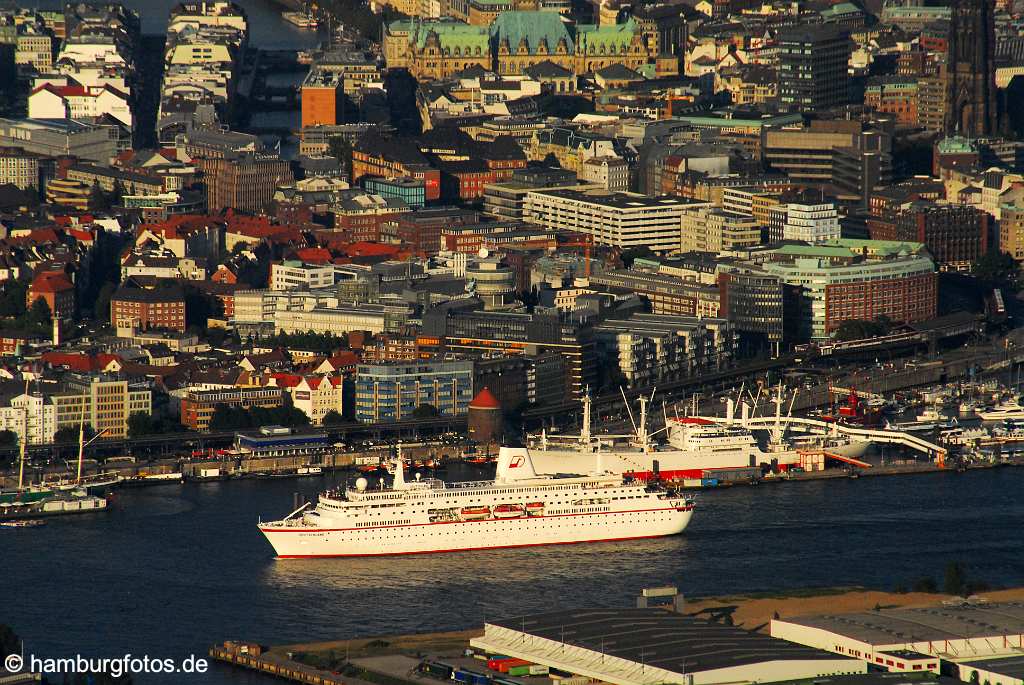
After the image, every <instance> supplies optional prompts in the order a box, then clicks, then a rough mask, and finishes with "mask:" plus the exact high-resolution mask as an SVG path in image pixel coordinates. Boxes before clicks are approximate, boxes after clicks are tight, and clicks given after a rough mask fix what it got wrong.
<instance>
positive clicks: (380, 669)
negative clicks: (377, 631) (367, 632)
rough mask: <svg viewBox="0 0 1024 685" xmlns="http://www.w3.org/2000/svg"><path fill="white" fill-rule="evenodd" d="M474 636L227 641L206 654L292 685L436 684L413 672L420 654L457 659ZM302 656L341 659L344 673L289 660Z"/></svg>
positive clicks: (444, 634)
mask: <svg viewBox="0 0 1024 685" xmlns="http://www.w3.org/2000/svg"><path fill="white" fill-rule="evenodd" d="M478 633H479V631H478V630H466V631H452V632H440V633H423V634H418V635H405V636H400V637H385V638H361V639H353V640H338V641H331V642H316V643H309V644H293V645H275V646H272V647H270V648H264V647H262V646H260V645H258V644H255V643H251V642H242V641H237V640H230V641H226V642H223V643H221V644H219V645H214V646H213V647H211V648H210V649H209V651H208V655H209V656H210V658H211V659H214V660H215V661H219V662H221V663H224V664H227V665H230V666H234V667H238V668H245V669H249V670H253V671H259V672H261V673H266V674H268V675H273V676H277V677H279V678H283V679H285V680H290V681H292V682H296V683H310V684H312V685H422V684H423V683H430V682H436V681H433V680H431V679H430V678H428V677H425V676H423V675H421V674H418V673H416V666H417V665H418V664H419V662H420V660H421V659H420V656H421V655H422V653H424V652H431V653H438V652H440V653H444V654H446V655H453V656H454V655H461V654H462V651H463V650H464V649H465V647H466V646H467V645H468V643H469V638H470V637H472V636H475V635H477V634H478ZM303 653H304V654H309V655H324V654H327V655H344V656H345V658H344V659H343V660H342V659H337V661H338V662H342V661H343V662H344V665H343V666H342V667H341V669H342V670H344V671H345V673H341V672H338V671H337V670H328V669H324V668H317V667H316V666H312V665H310V664H306V663H303V662H301V661H298V660H296V659H295V658H293V657H294V656H297V655H299V654H303ZM349 657H351V659H350V658H349ZM335 668H338V667H337V666H335Z"/></svg>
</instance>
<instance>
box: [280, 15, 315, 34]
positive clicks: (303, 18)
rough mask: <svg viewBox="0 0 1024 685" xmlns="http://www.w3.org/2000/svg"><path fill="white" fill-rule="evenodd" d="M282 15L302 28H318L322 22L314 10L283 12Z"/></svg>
mask: <svg viewBox="0 0 1024 685" xmlns="http://www.w3.org/2000/svg"><path fill="white" fill-rule="evenodd" d="M281 17H282V18H283V19H284V20H285V21H287V22H288V23H289V24H291V25H292V26H297V27H299V28H300V29H308V30H316V29H317V28H318V27H319V26H320V22H319V21H318V20H317V18H316V17H315V16H314V15H313V13H312V12H282V13H281Z"/></svg>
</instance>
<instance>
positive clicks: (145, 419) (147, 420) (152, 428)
mask: <svg viewBox="0 0 1024 685" xmlns="http://www.w3.org/2000/svg"><path fill="white" fill-rule="evenodd" d="M157 432H159V422H158V421H156V420H155V419H154V418H153V415H152V414H147V413H145V412H141V411H136V412H132V413H131V415H130V416H129V417H128V437H130V438H138V437H142V436H143V435H154V434H155V433H157Z"/></svg>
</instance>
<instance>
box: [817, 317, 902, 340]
mask: <svg viewBox="0 0 1024 685" xmlns="http://www.w3.org/2000/svg"><path fill="white" fill-rule="evenodd" d="M891 330H892V319H890V318H889V317H887V316H884V315H883V316H879V317H876V318H875V319H873V320H871V321H868V320H866V319H849V320H847V321H843V322H842V323H840V324H839V327H838V328H837V329H836V332H835V333H834V334H833V336H832V337H833V338H834V339H835V340H863V339H864V338H877V337H878V336H881V335H888V334H889V332H890V331H891Z"/></svg>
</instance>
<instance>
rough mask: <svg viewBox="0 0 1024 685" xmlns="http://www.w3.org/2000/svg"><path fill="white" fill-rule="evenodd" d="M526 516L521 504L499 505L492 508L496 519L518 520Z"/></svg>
mask: <svg viewBox="0 0 1024 685" xmlns="http://www.w3.org/2000/svg"><path fill="white" fill-rule="evenodd" d="M525 515H526V509H524V508H523V505H522V504H499V505H498V506H496V507H494V518H496V519H518V518H522V517H523V516H525Z"/></svg>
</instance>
